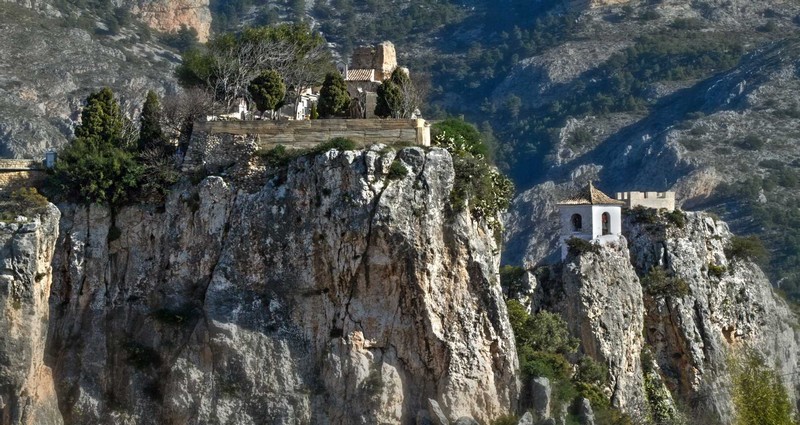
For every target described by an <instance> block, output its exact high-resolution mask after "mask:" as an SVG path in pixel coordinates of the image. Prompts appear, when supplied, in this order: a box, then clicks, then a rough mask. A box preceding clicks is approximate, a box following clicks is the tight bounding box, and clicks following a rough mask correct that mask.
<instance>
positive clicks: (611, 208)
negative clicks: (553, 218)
mask: <svg viewBox="0 0 800 425" xmlns="http://www.w3.org/2000/svg"><path fill="white" fill-rule="evenodd" d="M623 205H624V202H622V201H617V200H615V199H612V198H610V197H609V196H608V195H606V194H605V193H603V192H601V191H599V190H598V189H597V188H595V187H594V185H593V184H592V183H589V185H588V186H586V188H585V189H583V190H582V191H581V192H580V193H579V194H578V195H577V196H575V197H573V198H569V199H565V200H563V201H561V202H559V203H558V210H559V212H560V215H561V259H562V260H563V259H565V258H566V257H567V243H566V241H567V240H568V239H570V238H573V237H574V238H580V239H585V240H588V241H592V242H597V243H600V244H605V243H609V242H616V241H618V240H619V237H620V235H621V234H622V206H623Z"/></svg>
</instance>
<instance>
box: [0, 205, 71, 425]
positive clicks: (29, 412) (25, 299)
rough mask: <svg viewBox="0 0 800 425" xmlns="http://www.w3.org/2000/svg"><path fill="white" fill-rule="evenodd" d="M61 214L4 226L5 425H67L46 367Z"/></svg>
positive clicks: (0, 249) (0, 345)
mask: <svg viewBox="0 0 800 425" xmlns="http://www.w3.org/2000/svg"><path fill="white" fill-rule="evenodd" d="M59 216H60V214H59V212H58V209H56V207H54V206H52V205H50V207H49V208H48V211H47V212H46V213H44V214H42V215H41V216H40V217H39V218H37V219H35V220H31V221H27V220H24V221H20V222H19V223H8V224H7V223H0V261H2V262H1V263H0V311H1V312H2V314H0V423H3V424H9V425H38V424H43V425H44V424H47V425H51V424H53V425H56V424H61V423H62V421H61V414H60V413H59V411H58V404H57V399H56V393H55V386H54V384H53V377H52V374H51V370H50V367H48V366H47V365H45V358H44V354H45V343H46V340H47V324H48V317H49V305H48V302H47V300H48V298H49V296H50V285H51V282H52V273H51V267H50V264H51V261H52V257H53V251H54V249H55V246H56V238H57V237H58V221H59Z"/></svg>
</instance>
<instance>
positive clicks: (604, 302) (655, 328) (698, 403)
mask: <svg viewBox="0 0 800 425" xmlns="http://www.w3.org/2000/svg"><path fill="white" fill-rule="evenodd" d="M623 229H624V233H625V238H623V239H621V240H620V241H619V243H616V244H610V245H607V246H603V247H600V248H598V249H595V250H591V251H588V252H584V253H581V254H578V255H573V256H570V257H568V259H567V262H566V263H565V264H564V265H563V268H562V270H561V273H560V275H559V278H558V279H550V280H549V281H542V282H539V284H538V287H537V288H536V291H537V294H536V295H535V296H533V297H531V298H532V299H533V300H536V303H537V305H534V308H538V307H541V306H544V307H546V308H550V309H555V310H558V311H560V312H561V313H562V314H563V315H564V316H565V318H566V319H567V320H568V322H569V323H570V325H571V326H572V330H573V333H574V334H575V335H576V336H578V337H580V339H581V346H582V350H583V351H584V352H586V353H587V354H589V355H591V356H592V357H594V358H595V359H597V360H600V361H602V362H604V363H605V364H607V365H608V367H609V374H610V383H609V387H608V388H607V391H608V393H609V394H610V395H611V396H612V402H614V404H615V405H617V406H619V407H621V408H622V409H623V410H625V411H627V412H629V413H631V414H633V415H634V416H638V415H641V414H642V412H645V411H646V409H645V408H644V407H645V406H647V405H648V404H649V405H652V404H653V403H663V402H665V401H664V400H654V398H653V397H652V394H653V393H652V391H654V390H653V388H652V387H651V388H650V389H649V390H648V389H647V387H648V385H651V386H652V385H656V384H655V383H654V379H653V378H649V379H648V378H646V377H645V376H644V375H645V372H643V370H646V369H654V372H653V373H657V374H658V375H657V378H656V379H655V381H660V382H663V384H664V385H666V388H667V389H669V391H670V393H671V398H672V399H673V400H674V403H676V404H677V405H679V406H683V409H684V411H685V412H686V413H689V414H691V417H692V418H694V420H697V421H698V422H693V423H731V421H732V418H733V414H734V412H735V409H734V407H733V404H732V401H731V395H730V389H731V383H730V376H729V374H728V361H729V357H730V356H731V355H732V354H735V353H736V352H737V350H738V349H739V348H741V347H751V348H755V349H756V350H757V351H758V352H760V353H761V354H762V355H763V356H764V358H765V359H766V361H767V364H768V365H770V366H771V367H774V368H776V369H777V371H778V373H779V374H780V375H781V376H782V379H783V380H784V384H785V386H786V388H787V390H788V391H789V395H790V398H791V399H792V400H798V399H800V393H798V388H800V385H799V384H800V380H799V379H798V371H800V358H798V349H799V348H800V347H799V345H800V344H799V343H798V341H800V334H799V333H798V330H797V329H798V327H797V323H798V320H797V317H796V316H795V315H794V314H793V313H792V312H791V310H790V309H789V307H788V306H787V304H786V302H785V301H784V300H783V299H781V298H780V297H777V296H776V295H775V294H774V292H773V290H772V287H771V285H770V283H769V281H768V280H767V279H766V277H765V276H764V274H763V272H762V271H761V270H760V268H759V267H758V266H757V265H756V264H754V263H752V262H750V261H747V260H742V259H739V258H735V257H730V258H729V257H728V256H726V253H725V247H726V246H727V245H728V244H729V241H730V239H731V237H732V235H731V233H730V231H729V230H728V226H727V225H726V224H725V223H724V222H722V221H719V220H716V219H714V218H712V217H711V216H708V215H706V214H703V213H686V214H685V216H684V219H683V220H681V219H679V218H674V217H673V220H670V219H668V217H666V216H665V215H663V214H661V215H658V214H655V212H653V213H652V214H649V215H648V214H645V215H641V214H629V215H628V216H627V218H626V220H625V222H624V223H623ZM653 267H656V268H661V269H663V270H664V271H665V275H664V276H665V277H664V278H663V279H662V281H661V282H655V278H654V277H653V276H651V273H653V272H652V271H651V270H652V269H653ZM645 359H646V360H645ZM651 359H652V360H651ZM644 363H647V364H644ZM648 380H649V384H648ZM658 385H660V384H658ZM648 391H651V392H648ZM648 396H651V397H650V398H648ZM666 402H667V403H669V404H672V403H673V402H670V401H669V400H667V401H666Z"/></svg>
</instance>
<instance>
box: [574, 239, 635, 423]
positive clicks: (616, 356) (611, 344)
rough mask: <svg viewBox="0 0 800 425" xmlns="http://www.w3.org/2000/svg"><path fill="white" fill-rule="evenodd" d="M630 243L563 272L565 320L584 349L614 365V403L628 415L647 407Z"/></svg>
mask: <svg viewBox="0 0 800 425" xmlns="http://www.w3.org/2000/svg"><path fill="white" fill-rule="evenodd" d="M628 258H629V257H628V249H627V246H626V244H625V239H623V238H620V240H619V242H618V243H614V244H609V245H605V246H603V247H601V248H598V249H597V252H587V253H584V254H581V255H578V256H574V257H571V261H568V262H567V263H566V264H565V265H564V268H563V284H564V293H566V294H568V295H567V297H566V298H565V299H564V303H563V307H561V308H562V309H563V311H564V316H565V319H566V321H567V323H568V324H569V326H570V328H571V331H572V334H573V335H576V336H577V337H578V338H580V340H581V349H582V350H583V351H584V352H585V353H586V354H588V355H589V356H591V357H592V358H594V359H595V360H597V361H600V362H602V363H603V364H605V365H607V366H608V373H609V378H610V380H609V384H608V386H609V389H610V390H611V402H612V404H613V405H614V406H617V407H619V408H620V409H622V410H623V411H628V412H639V411H642V410H643V406H646V400H645V396H644V381H643V376H642V365H641V360H640V357H641V352H642V348H643V347H644V339H643V337H642V326H643V325H644V304H643V300H642V287H641V285H640V284H639V278H638V277H637V276H636V273H635V271H634V269H633V267H631V264H630V260H629V259H628Z"/></svg>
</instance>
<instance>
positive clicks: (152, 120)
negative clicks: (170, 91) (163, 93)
mask: <svg viewBox="0 0 800 425" xmlns="http://www.w3.org/2000/svg"><path fill="white" fill-rule="evenodd" d="M164 147H165V137H164V131H163V130H162V129H161V104H160V102H159V101H158V95H157V94H156V93H155V92H154V91H152V90H150V91H148V92H147V98H146V99H145V101H144V106H142V115H141V116H140V117H139V150H146V149H159V150H160V149H163V148H164ZM165 153H166V152H165Z"/></svg>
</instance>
